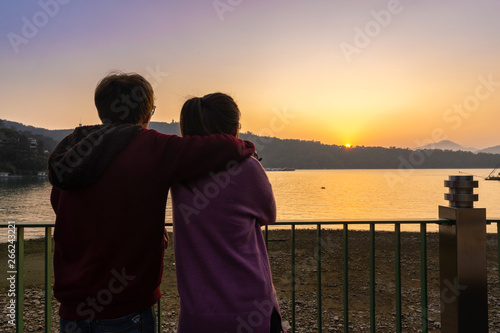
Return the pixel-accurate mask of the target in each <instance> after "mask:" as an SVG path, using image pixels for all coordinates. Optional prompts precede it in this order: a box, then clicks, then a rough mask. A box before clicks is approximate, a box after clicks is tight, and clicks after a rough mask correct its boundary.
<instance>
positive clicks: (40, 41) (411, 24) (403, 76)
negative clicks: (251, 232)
mask: <svg viewBox="0 0 500 333" xmlns="http://www.w3.org/2000/svg"><path fill="white" fill-rule="evenodd" d="M54 1H55V0H54ZM216 3H219V4H220V3H223V4H225V7H224V6H223V7H218V8H216V7H215V6H214V4H216ZM231 3H232V4H233V5H231ZM236 3H238V4H237V5H235V4H236ZM221 8H222V9H221ZM0 13H1V14H0V15H1V17H0V21H1V29H2V31H1V32H2V36H3V37H2V38H3V43H1V44H0V56H1V57H2V62H1V64H0V69H1V72H0V73H2V75H1V76H0V98H1V100H2V102H3V103H2V107H1V108H0V118H3V119H8V120H13V121H19V122H22V123H24V124H27V125H33V126H40V127H45V128H51V129H56V128H72V127H75V126H77V125H78V123H80V122H81V123H83V124H94V123H97V122H98V118H97V115H96V111H95V108H94V106H93V90H94V88H95V85H96V83H97V82H98V81H99V79H100V78H101V77H103V76H104V75H105V74H106V73H107V72H108V71H110V70H113V69H121V70H124V71H135V72H138V73H141V74H143V75H145V76H146V77H148V79H149V80H150V81H151V83H152V84H153V85H154V87H155V91H156V95H157V112H156V114H155V116H154V119H153V120H154V121H167V122H170V121H171V120H172V119H174V120H178V115H179V111H180V107H181V106H182V103H183V102H184V101H185V100H186V98H188V97H189V96H201V95H204V94H207V93H211V92H214V91H222V92H226V93H228V94H230V95H232V96H233V97H234V98H235V100H236V101H237V102H238V104H239V106H240V109H241V111H242V115H243V119H242V125H243V127H242V131H251V132H253V133H256V134H261V135H271V136H277V137H281V138H298V139H305V140H316V141H322V142H324V143H328V144H346V143H350V144H352V145H365V146H378V145H379V146H386V147H388V146H398V147H416V146H419V145H420V144H419V143H426V142H427V143H428V142H430V141H432V140H437V139H448V140H452V141H454V142H457V143H459V144H461V145H463V146H474V147H477V148H486V147H489V146H494V145H499V144H500V137H499V136H498V134H497V133H498V130H497V126H498V125H497V122H496V121H495V120H496V118H497V114H498V111H500V66H498V64H499V63H500V62H499V60H500V39H499V38H498V36H497V35H498V31H500V20H498V17H499V16H500V15H499V14H500V4H499V3H498V2H497V1H493V0H489V1H484V0H481V1H474V2H472V1H451V0H444V1H439V2H436V1H431V0H422V1H410V0H406V1H402V0H401V1H396V0H390V1H378V0H377V1H369V0H364V1H349V2H344V1H319V0H317V1H307V2H305V1H299V0H292V1H290V0H287V1H285V0H278V1H272V2H269V1H264V0H255V1H240V2H237V1H231V2H228V1H223V0H221V1H219V2H217V1H215V2H212V1H209V2H207V1H201V0H192V1H138V0H134V1H128V2H123V1H122V2H120V1H106V2H98V1H89V2H69V3H68V4H65V5H60V4H59V5H57V7H56V6H53V7H49V8H48V9H47V8H45V9H44V8H43V7H41V5H40V4H39V3H38V2H37V1H23V3H22V5H21V4H19V3H17V2H6V3H2V4H1V5H0ZM40 13H41V14H40ZM43 13H45V16H44V14H43ZM48 14H52V16H51V15H48ZM44 17H45V18H47V19H46V20H44ZM37 20H38V21H37ZM26 22H28V23H26ZM29 24H32V25H33V26H32V28H33V27H34V28H35V30H36V32H35V30H33V29H32V30H30V29H29V28H30V27H29V26H28V25H29ZM20 41H22V42H20Z"/></svg>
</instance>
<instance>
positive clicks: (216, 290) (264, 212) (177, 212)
mask: <svg viewBox="0 0 500 333" xmlns="http://www.w3.org/2000/svg"><path fill="white" fill-rule="evenodd" d="M180 126H181V133H182V136H191V135H202V136H206V135H211V134H216V133H226V134H230V135H233V136H235V137H238V135H239V128H240V111H239V109H238V106H237V105H236V103H235V102H234V100H233V99H232V98H231V97H230V96H228V95H225V94H222V93H214V94H209V95H206V96H204V97H202V98H198V97H195V98H192V99H190V100H188V101H186V103H184V105H183V107H182V111H181V117H180ZM171 191H172V203H173V219H174V248H175V262H176V270H177V288H178V291H179V295H180V301H181V310H180V314H179V324H178V332H180V333H186V332H214V333H215V332H216V333H225V332H228V333H229V332H254V333H258V332H259V333H260V332H263V333H264V332H265V333H269V332H272V333H274V332H284V330H283V329H282V325H281V315H280V311H279V305H278V301H277V298H276V291H275V289H274V286H273V283H272V278H271V270H270V267H269V259H268V257H267V251H266V247H265V243H264V239H263V237H262V232H261V229H260V228H261V226H262V225H267V224H272V223H274V222H275V220H276V205H275V201H274V195H273V192H272V188H271V184H270V183H269V180H268V178H267V176H266V173H265V171H264V169H263V168H262V166H261V165H260V163H259V161H257V160H256V159H255V158H248V159H246V160H245V161H243V162H241V163H240V164H237V163H236V162H230V163H228V165H227V168H226V170H224V171H221V172H219V173H217V174H215V173H211V174H210V175H209V176H208V177H205V178H203V179H198V180H196V181H193V182H190V183H183V184H178V185H174V186H173V187H172V189H171Z"/></svg>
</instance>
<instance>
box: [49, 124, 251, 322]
mask: <svg viewBox="0 0 500 333" xmlns="http://www.w3.org/2000/svg"><path fill="white" fill-rule="evenodd" d="M253 153H254V146H253V144H252V143H250V142H246V141H242V140H237V139H235V138H234V137H232V136H230V135H210V136H206V137H199V136H192V137H184V138H180V137H177V136H173V135H165V134H161V133H158V132H157V131H154V130H146V129H142V128H141V127H140V126H137V125H126V124H122V125H98V126H85V127H79V128H76V129H75V131H74V132H73V133H72V134H70V135H69V136H68V137H66V138H65V139H63V141H61V143H60V144H59V145H58V147H56V149H55V150H54V152H53V153H52V154H51V156H50V158H49V177H50V180H51V182H52V184H53V185H54V187H53V189H52V195H51V203H52V206H53V208H54V211H55V213H56V224H55V232H54V239H55V248H54V276H55V283H54V294H55V297H56V298H57V299H58V300H59V301H60V302H61V307H60V309H59V315H60V316H61V317H62V318H65V319H101V318H116V317H121V316H124V315H126V314H129V313H133V312H135V311H139V310H141V309H144V308H146V307H150V306H152V305H153V304H154V303H155V302H157V301H158V300H159V298H160V297H161V293H160V288H159V286H160V282H161V278H162V272H163V251H164V244H163V233H164V224H165V206H166V201H167V193H168V190H169V187H170V186H171V185H172V184H173V183H175V182H181V181H185V180H188V179H192V178H196V177H199V176H202V175H204V174H207V173H208V172H209V171H211V170H223V169H224V168H225V166H226V165H227V163H228V162H233V163H234V161H241V160H242V159H244V158H246V157H249V156H251V155H252V154H253Z"/></svg>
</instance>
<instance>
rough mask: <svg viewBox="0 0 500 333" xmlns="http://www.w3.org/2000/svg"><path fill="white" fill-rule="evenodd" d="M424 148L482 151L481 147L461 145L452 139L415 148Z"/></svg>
mask: <svg viewBox="0 0 500 333" xmlns="http://www.w3.org/2000/svg"><path fill="white" fill-rule="evenodd" d="M423 149H441V150H452V151H459V150H461V151H470V152H473V153H475V152H478V151H480V150H479V149H477V148H474V147H464V146H461V145H459V144H458V143H455V142H453V141H450V140H442V141H439V142H435V143H430V144H428V145H425V146H421V147H417V148H415V150H423Z"/></svg>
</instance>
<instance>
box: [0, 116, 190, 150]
mask: <svg viewBox="0 0 500 333" xmlns="http://www.w3.org/2000/svg"><path fill="white" fill-rule="evenodd" d="M0 121H1V122H2V123H3V127H6V128H10V129H13V130H16V131H18V132H21V133H29V134H38V135H43V136H46V137H49V138H52V139H54V140H56V141H57V142H59V141H61V140H62V139H63V138H64V137H65V136H66V135H68V134H70V133H71V132H73V128H71V129H59V130H49V129H45V128H40V127H33V126H29V125H24V124H22V123H18V122H15V121H9V120H5V119H0ZM0 127H2V126H0ZM149 128H150V129H154V130H157V131H158V132H161V133H165V134H175V135H180V133H181V132H180V130H179V123H176V122H174V121H172V122H171V123H162V122H155V121H152V122H151V123H149ZM52 149H53V147H52ZM52 149H51V150H52Z"/></svg>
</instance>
